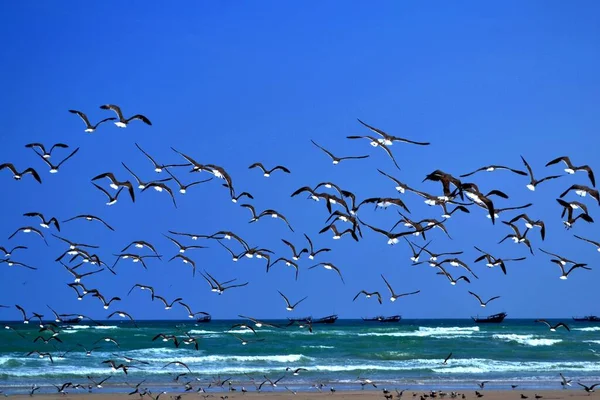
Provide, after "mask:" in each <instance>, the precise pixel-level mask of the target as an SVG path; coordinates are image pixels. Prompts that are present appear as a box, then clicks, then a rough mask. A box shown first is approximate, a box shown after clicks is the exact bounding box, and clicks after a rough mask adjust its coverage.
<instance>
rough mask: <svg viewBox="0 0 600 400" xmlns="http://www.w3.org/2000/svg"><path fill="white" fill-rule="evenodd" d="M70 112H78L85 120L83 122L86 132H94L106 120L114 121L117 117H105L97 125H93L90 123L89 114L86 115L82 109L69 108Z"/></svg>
mask: <svg viewBox="0 0 600 400" xmlns="http://www.w3.org/2000/svg"><path fill="white" fill-rule="evenodd" d="M69 112H70V113H71V114H77V115H78V116H79V118H81V119H82V120H83V123H84V124H85V131H84V132H87V133H92V132H94V131H95V130H96V129H97V128H98V126H100V124H103V123H105V122H106V121H114V120H115V119H116V118H114V117H111V118H104V119H103V120H101V121H100V122H98V123H97V124H96V125H92V124H90V120H89V119H88V117H87V115H85V114H84V113H82V112H81V111H77V110H69Z"/></svg>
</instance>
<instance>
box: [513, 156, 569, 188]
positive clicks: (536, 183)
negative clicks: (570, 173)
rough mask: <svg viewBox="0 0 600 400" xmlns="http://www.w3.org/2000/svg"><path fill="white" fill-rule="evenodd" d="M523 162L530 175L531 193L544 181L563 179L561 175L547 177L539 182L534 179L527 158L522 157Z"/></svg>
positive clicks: (528, 185) (528, 186)
mask: <svg viewBox="0 0 600 400" xmlns="http://www.w3.org/2000/svg"><path fill="white" fill-rule="evenodd" d="M521 160H523V164H525V167H526V168H527V172H528V173H529V183H528V184H527V189H529V190H531V191H534V190H535V188H536V187H537V185H539V184H540V183H542V182H544V181H547V180H550V179H556V178H560V177H561V175H551V176H547V177H545V178H542V179H539V180H538V179H535V178H534V177H533V171H532V170H531V167H530V166H529V164H528V163H527V161H526V160H525V158H523V156H521Z"/></svg>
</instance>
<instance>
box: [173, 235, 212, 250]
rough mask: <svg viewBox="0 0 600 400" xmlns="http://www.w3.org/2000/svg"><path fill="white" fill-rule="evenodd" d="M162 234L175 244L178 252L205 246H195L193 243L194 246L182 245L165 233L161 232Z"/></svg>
mask: <svg viewBox="0 0 600 400" xmlns="http://www.w3.org/2000/svg"><path fill="white" fill-rule="evenodd" d="M163 236H164V237H166V238H167V239H169V240H170V241H171V242H173V243H174V244H175V246H177V247H178V249H179V253H181V254H183V253H185V252H186V251H187V250H191V249H205V248H206V246H197V245H194V246H184V245H182V244H181V243H179V242H178V241H177V240H175V239H173V238H172V237H170V236H167V235H165V234H163Z"/></svg>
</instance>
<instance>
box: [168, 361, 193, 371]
mask: <svg viewBox="0 0 600 400" xmlns="http://www.w3.org/2000/svg"><path fill="white" fill-rule="evenodd" d="M169 365H177V366H180V367H184V368H185V369H187V370H188V372H189V373H192V370H191V369H190V367H188V366H187V364H185V363H183V362H181V361H171V362H170V363H167V364H165V365H164V366H163V368H167V367H168V366H169Z"/></svg>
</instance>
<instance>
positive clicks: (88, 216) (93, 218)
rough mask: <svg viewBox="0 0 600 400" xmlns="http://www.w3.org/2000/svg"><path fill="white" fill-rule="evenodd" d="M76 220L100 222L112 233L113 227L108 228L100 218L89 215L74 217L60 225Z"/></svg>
mask: <svg viewBox="0 0 600 400" xmlns="http://www.w3.org/2000/svg"><path fill="white" fill-rule="evenodd" d="M76 219H85V220H86V221H90V222H91V221H98V222H101V223H102V224H103V225H104V226H105V227H107V228H108V229H110V230H111V231H114V229H113V227H112V226H110V225H109V224H107V223H106V222H105V221H104V220H103V219H102V218H100V217H96V216H95V215H89V214H82V215H76V216H74V217H72V218H69V219H66V220H64V221H63V222H62V223H63V224H64V223H67V222H70V221H74V220H76ZM53 236H55V235H53Z"/></svg>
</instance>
